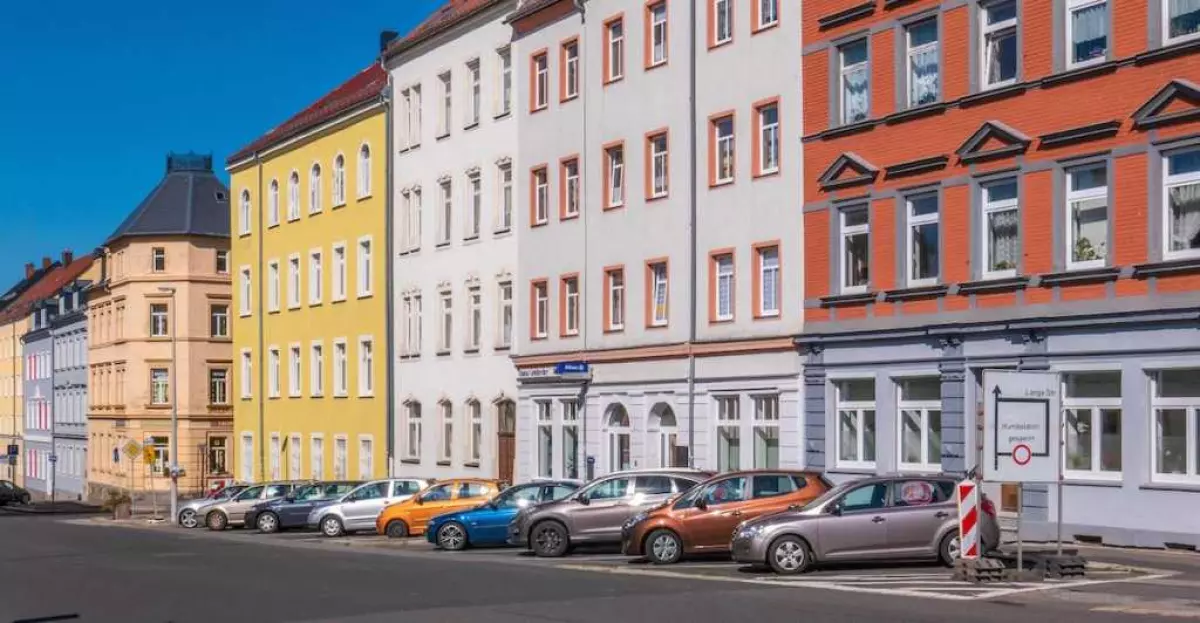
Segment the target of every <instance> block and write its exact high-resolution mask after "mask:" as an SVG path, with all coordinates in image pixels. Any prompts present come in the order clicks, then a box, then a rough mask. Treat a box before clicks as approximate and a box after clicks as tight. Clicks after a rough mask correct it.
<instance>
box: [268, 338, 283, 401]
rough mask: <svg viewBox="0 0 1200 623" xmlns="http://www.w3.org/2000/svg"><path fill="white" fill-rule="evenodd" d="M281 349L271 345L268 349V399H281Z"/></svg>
mask: <svg viewBox="0 0 1200 623" xmlns="http://www.w3.org/2000/svg"><path fill="white" fill-rule="evenodd" d="M279 366H280V363H279V347H278V346H275V345H271V347H270V348H268V349H267V397H268V398H278V397H279V378H280V377H279V375H280V371H279Z"/></svg>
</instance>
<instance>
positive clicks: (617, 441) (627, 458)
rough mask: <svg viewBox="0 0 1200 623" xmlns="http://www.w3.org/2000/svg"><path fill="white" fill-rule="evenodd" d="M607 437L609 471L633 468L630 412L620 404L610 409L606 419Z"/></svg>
mask: <svg viewBox="0 0 1200 623" xmlns="http://www.w3.org/2000/svg"><path fill="white" fill-rule="evenodd" d="M604 430H605V435H606V436H607V437H608V471H610V472H617V471H621V470H625V469H630V468H632V467H633V457H632V448H631V447H630V427H629V412H628V411H626V410H625V406H624V405H622V404H620V403H618V404H614V405H612V406H611V407H609V408H608V415H607V417H605V418H604Z"/></svg>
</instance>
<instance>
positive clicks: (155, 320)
mask: <svg viewBox="0 0 1200 623" xmlns="http://www.w3.org/2000/svg"><path fill="white" fill-rule="evenodd" d="M155 308H160V310H156V309H155ZM170 317H171V306H170V305H168V304H167V303H151V304H150V337H168V336H170V335H171V321H170Z"/></svg>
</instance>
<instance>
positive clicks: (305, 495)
mask: <svg viewBox="0 0 1200 623" xmlns="http://www.w3.org/2000/svg"><path fill="white" fill-rule="evenodd" d="M360 484H362V483H359V482H351V481H335V482H316V483H313V484H310V485H304V486H303V487H299V488H297V490H296V492H295V493H293V494H292V495H289V496H287V497H284V498H279V499H277V500H269V501H267V502H263V503H261V504H257V505H255V506H254V508H251V509H250V510H248V511H246V526H247V527H249V526H254V527H256V528H258V531H259V532H262V533H264V534H270V533H272V532H279V531H280V530H287V529H288V528H303V527H304V526H305V522H307V521H308V513H309V512H310V511H312V509H314V508H316V507H317V506H320V505H323V504H328V503H330V502H332V501H334V500H337V499H338V498H339V497H341V496H342V495H343V494H345V493H348V492H349V491H350V490H351V489H354V488H355V487H357V486H358V485H360Z"/></svg>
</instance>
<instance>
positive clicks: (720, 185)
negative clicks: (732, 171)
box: [708, 179, 733, 189]
mask: <svg viewBox="0 0 1200 623" xmlns="http://www.w3.org/2000/svg"><path fill="white" fill-rule="evenodd" d="M732 185H733V180H732V179H728V180H716V181H714V182H712V183H710V184H709V185H708V187H709V189H714V188H724V187H726V186H732Z"/></svg>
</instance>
